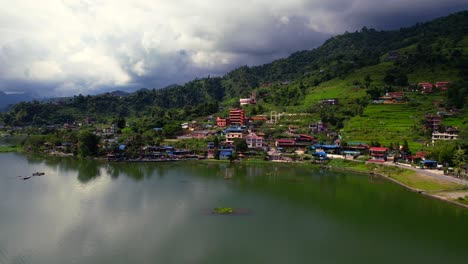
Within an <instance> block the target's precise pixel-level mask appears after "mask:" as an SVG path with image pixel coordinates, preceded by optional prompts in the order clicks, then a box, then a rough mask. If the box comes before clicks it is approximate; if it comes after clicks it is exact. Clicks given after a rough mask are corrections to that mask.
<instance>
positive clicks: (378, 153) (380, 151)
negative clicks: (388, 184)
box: [369, 147, 388, 161]
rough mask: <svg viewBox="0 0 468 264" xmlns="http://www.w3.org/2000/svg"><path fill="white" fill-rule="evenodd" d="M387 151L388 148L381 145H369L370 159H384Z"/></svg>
mask: <svg viewBox="0 0 468 264" xmlns="http://www.w3.org/2000/svg"><path fill="white" fill-rule="evenodd" d="M387 151H388V148H382V147H371V148H370V149H369V153H370V155H371V156H372V160H374V161H375V160H377V161H386V160H387Z"/></svg>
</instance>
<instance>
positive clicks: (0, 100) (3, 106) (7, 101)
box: [0, 91, 34, 112]
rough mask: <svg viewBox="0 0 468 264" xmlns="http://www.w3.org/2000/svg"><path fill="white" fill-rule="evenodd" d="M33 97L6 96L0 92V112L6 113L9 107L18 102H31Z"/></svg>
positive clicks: (25, 95) (24, 94) (23, 95)
mask: <svg viewBox="0 0 468 264" xmlns="http://www.w3.org/2000/svg"><path fill="white" fill-rule="evenodd" d="M33 99H34V98H33V96H32V95H30V94H28V93H12V94H7V93H5V92H3V91H0V112H3V111H7V110H8V108H9V106H11V105H14V104H16V103H19V102H28V101H31V100H33Z"/></svg>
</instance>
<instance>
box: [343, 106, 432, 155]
mask: <svg viewBox="0 0 468 264" xmlns="http://www.w3.org/2000/svg"><path fill="white" fill-rule="evenodd" d="M422 114H423V113H418V111H415V109H413V108H412V107H410V106H408V105H407V104H372V105H369V106H368V107H367V108H366V109H365V110H364V113H363V115H362V116H356V117H353V118H352V119H350V120H349V121H347V122H346V123H345V128H344V129H343V133H342V135H343V137H344V138H343V139H344V140H346V141H359V142H368V143H370V142H371V141H373V142H375V141H378V142H379V143H380V144H383V145H386V146H388V145H390V143H400V144H402V143H403V141H404V140H405V139H406V140H408V144H409V146H410V148H411V149H412V150H418V149H420V148H421V147H422V146H423V144H422V142H423V141H424V137H422V136H420V135H419V131H420V129H421V125H420V124H419V122H420V120H421V117H422Z"/></svg>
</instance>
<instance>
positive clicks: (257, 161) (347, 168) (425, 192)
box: [0, 149, 468, 209]
mask: <svg viewBox="0 0 468 264" xmlns="http://www.w3.org/2000/svg"><path fill="white" fill-rule="evenodd" d="M12 152H15V153H22V154H31V153H25V152H21V151H18V149H17V150H16V151H15V150H13V151H9V152H0V153H12ZM39 155H41V156H42V155H44V156H46V157H55V158H57V157H59V158H70V157H73V158H75V156H69V155H47V154H44V153H42V154H39ZM93 159H94V160H98V161H103V162H116V161H108V160H106V159H104V158H102V157H94V158H93ZM175 161H195V160H194V159H186V160H164V161H162V160H141V161H138V162H136V161H117V162H116V163H146V162H147V163H163V162H170V163H172V162H175ZM196 161H198V162H202V163H226V164H252V165H253V164H268V163H271V162H272V161H265V160H262V159H253V160H240V161H234V162H231V161H229V160H215V159H199V160H196ZM351 162H354V161H351ZM356 163H358V164H361V165H365V163H364V162H359V161H358V162H356ZM279 164H294V166H297V165H299V166H308V167H314V168H325V169H329V170H334V171H344V172H353V173H359V174H367V175H377V176H379V177H382V178H384V179H386V180H388V181H390V182H393V183H395V184H397V185H399V186H401V187H403V188H405V189H407V190H409V191H411V192H416V193H419V194H421V195H423V196H425V197H429V198H432V199H436V200H439V201H443V202H446V203H450V204H452V205H455V206H457V207H460V208H463V209H468V205H467V204H463V203H460V202H457V201H456V200H455V198H453V197H452V199H450V198H449V197H444V196H440V195H437V194H434V193H448V194H450V193H454V192H460V191H466V194H467V195H468V185H462V184H458V185H460V186H464V187H462V188H458V189H442V190H434V191H430V190H423V189H418V188H415V187H411V186H408V185H406V184H405V183H403V182H401V181H398V180H397V179H394V178H392V177H391V176H389V175H386V174H384V173H381V172H376V171H370V170H369V169H366V170H359V169H355V168H353V167H352V166H349V165H347V164H343V165H344V166H343V167H341V166H336V165H335V166H334V165H333V164H332V165H328V164H317V163H312V162H287V163H279ZM377 166H382V167H390V166H388V165H381V164H378V165H377ZM400 169H401V170H405V171H411V170H409V169H405V168H400ZM440 180H441V181H446V180H444V179H440ZM431 192H434V193H431ZM449 196H450V195H449Z"/></svg>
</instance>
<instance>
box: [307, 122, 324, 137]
mask: <svg viewBox="0 0 468 264" xmlns="http://www.w3.org/2000/svg"><path fill="white" fill-rule="evenodd" d="M309 130H310V133H312V134H314V133H322V132H326V131H327V130H328V127H327V124H326V123H323V122H322V121H318V122H317V123H312V124H310V125H309Z"/></svg>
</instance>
